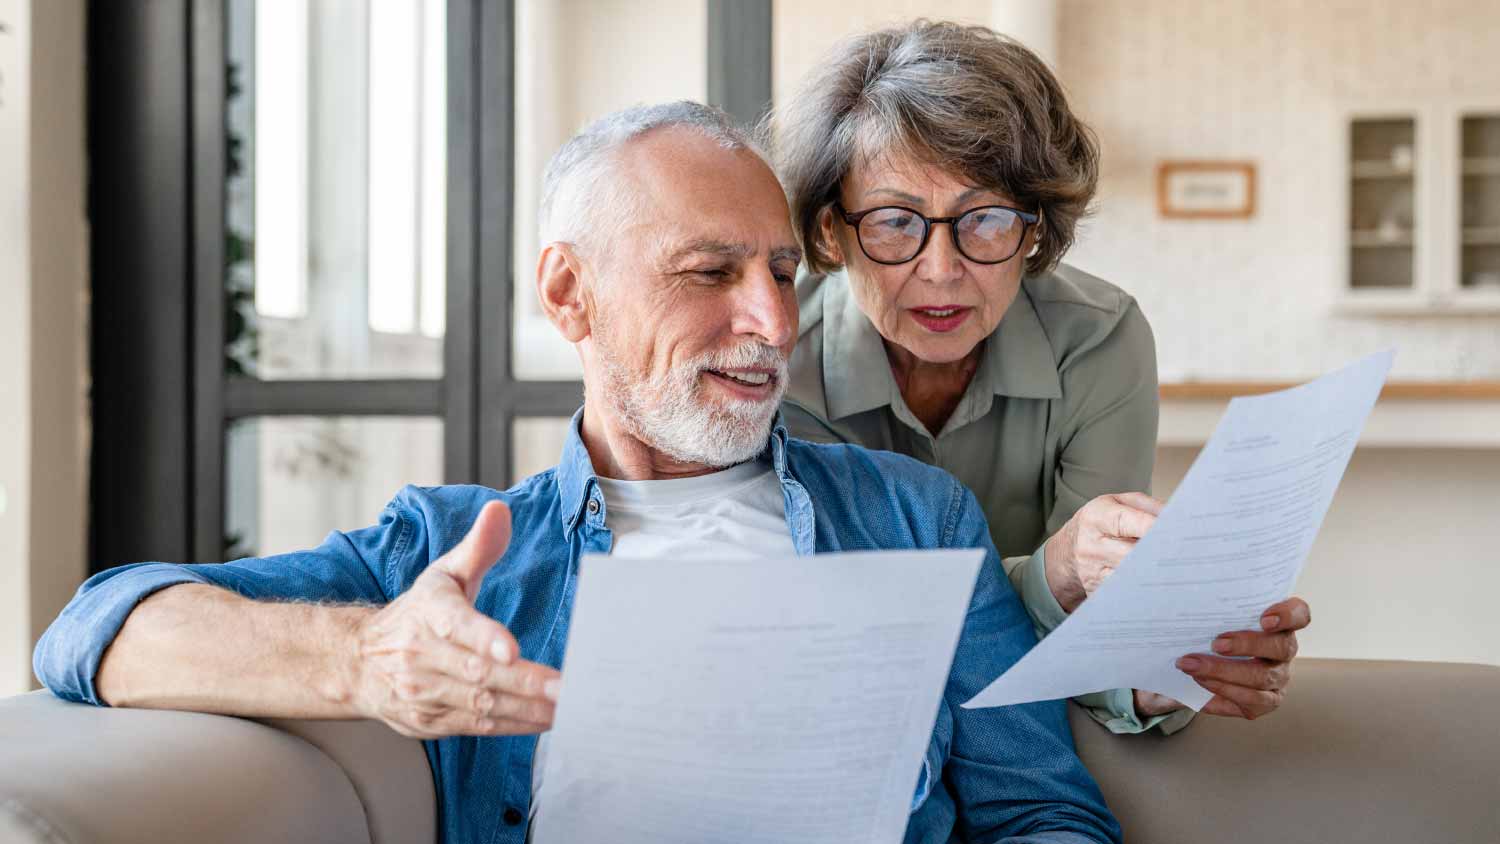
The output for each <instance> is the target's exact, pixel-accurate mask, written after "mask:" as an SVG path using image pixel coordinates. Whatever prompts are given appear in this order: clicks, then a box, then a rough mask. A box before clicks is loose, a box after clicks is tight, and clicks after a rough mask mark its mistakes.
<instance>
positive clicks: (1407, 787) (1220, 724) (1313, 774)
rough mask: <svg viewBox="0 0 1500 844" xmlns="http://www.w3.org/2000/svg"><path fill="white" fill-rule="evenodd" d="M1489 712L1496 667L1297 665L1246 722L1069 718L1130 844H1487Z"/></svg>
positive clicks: (1495, 770)
mask: <svg viewBox="0 0 1500 844" xmlns="http://www.w3.org/2000/svg"><path fill="white" fill-rule="evenodd" d="M1496 700H1500V668H1497V667H1494V666H1487V665H1460V664H1454V663H1434V662H1384V661H1364V660H1330V659H1299V660H1297V665H1296V670H1295V676H1294V681H1293V684H1292V687H1291V689H1290V691H1289V692H1288V694H1287V700H1286V703H1285V704H1284V705H1283V706H1282V707H1281V709H1280V710H1278V711H1277V712H1275V713H1273V714H1271V715H1269V716H1267V717H1266V718H1264V719H1261V720H1258V721H1255V722H1247V721H1243V720H1240V719H1230V718H1215V717H1204V716H1199V717H1198V718H1196V719H1194V721H1193V723H1192V724H1191V725H1190V726H1188V727H1187V729H1185V730H1183V731H1182V732H1180V733H1178V734H1176V735H1173V736H1161V735H1158V734H1156V733H1152V734H1148V735H1141V736H1117V735H1112V734H1110V733H1109V732H1108V731H1106V730H1104V729H1103V728H1101V727H1100V726H1099V725H1098V724H1096V723H1094V722H1093V721H1092V720H1090V719H1089V717H1088V716H1087V715H1086V714H1084V713H1083V712H1082V711H1081V710H1080V709H1079V708H1078V707H1076V706H1072V705H1070V706H1069V710H1070V716H1071V718H1072V722H1073V733H1074V738H1075V740H1076V741H1077V744H1078V753H1079V755H1080V756H1081V757H1082V758H1083V761H1084V763H1085V764H1086V765H1088V768H1089V770H1090V771H1091V772H1092V773H1093V774H1094V777H1095V778H1096V779H1097V780H1098V781H1099V786H1100V788H1101V789H1103V791H1104V796H1105V798H1106V799H1107V800H1108V802H1109V805H1110V808H1111V809H1113V810H1114V812H1115V815H1116V817H1118V818H1119V820H1120V823H1121V825H1122V827H1123V828H1124V831H1125V837H1126V840H1131V841H1150V842H1153V844H1174V842H1184V844H1186V842H1193V844H1201V842H1204V841H1214V842H1218V844H1238V843H1239V842H1245V843H1246V844H1250V842H1254V844H1265V843H1266V842H1268V841H1274V842H1284V844H1296V842H1316V843H1317V844H1330V842H1343V841H1443V842H1448V844H1460V843H1461V842H1486V844H1493V842H1494V841H1495V840H1496V835H1497V830H1500V723H1497V721H1496V718H1495V715H1494V711H1493V710H1494V702H1495V701H1496Z"/></svg>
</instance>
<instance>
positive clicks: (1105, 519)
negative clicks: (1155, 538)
mask: <svg viewBox="0 0 1500 844" xmlns="http://www.w3.org/2000/svg"><path fill="white" fill-rule="evenodd" d="M1116 499H1118V496H1116ZM1102 510H1103V512H1101V513H1100V514H1099V518H1098V521H1097V522H1096V526H1097V529H1098V530H1099V532H1100V533H1102V534H1103V535H1105V536H1114V537H1118V538H1120V539H1140V538H1141V537H1143V536H1145V535H1146V531H1148V530H1150V529H1151V526H1152V525H1154V524H1156V514H1154V513H1152V512H1150V511H1147V510H1142V509H1140V508H1137V507H1132V506H1130V505H1129V504H1124V503H1121V502H1120V501H1118V500H1114V501H1111V502H1110V503H1109V505H1108V506H1106V507H1104V508H1102Z"/></svg>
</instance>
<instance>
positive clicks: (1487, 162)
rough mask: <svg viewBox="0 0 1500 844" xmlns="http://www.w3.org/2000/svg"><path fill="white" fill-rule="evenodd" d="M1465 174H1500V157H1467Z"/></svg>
mask: <svg viewBox="0 0 1500 844" xmlns="http://www.w3.org/2000/svg"><path fill="white" fill-rule="evenodd" d="M1463 171H1464V175H1465V176H1500V158H1465V159H1464V165H1463Z"/></svg>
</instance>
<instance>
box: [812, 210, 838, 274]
mask: <svg viewBox="0 0 1500 844" xmlns="http://www.w3.org/2000/svg"><path fill="white" fill-rule="evenodd" d="M833 215H834V210H833V206H832V205H825V206H823V210H822V211H820V212H818V244H817V249H818V251H819V252H821V253H823V257H824V258H826V259H827V260H828V262H829V263H830V264H834V265H835V266H840V267H842V266H843V265H844V248H843V246H841V245H840V244H839V238H838V233H839V232H838V228H839V227H838V220H837V219H835V218H834V216H833Z"/></svg>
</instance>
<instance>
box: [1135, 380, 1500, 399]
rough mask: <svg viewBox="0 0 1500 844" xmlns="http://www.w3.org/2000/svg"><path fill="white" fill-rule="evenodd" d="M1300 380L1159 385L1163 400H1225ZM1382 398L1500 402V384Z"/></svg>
mask: <svg viewBox="0 0 1500 844" xmlns="http://www.w3.org/2000/svg"><path fill="white" fill-rule="evenodd" d="M1300 383H1302V382H1300V381H1175V382H1168V383H1165V384H1162V385H1161V386H1160V393H1161V398H1162V400H1163V401H1172V400H1219V401H1222V400H1225V399H1231V398H1234V397H1235V396H1255V395H1260V394H1262V393H1274V392H1276V391H1277V390H1285V389H1286V388H1288V387H1295V386H1297V385H1298V384H1300ZM1380 397H1381V398H1382V399H1392V400H1413V399H1418V400H1428V399H1461V400H1466V401H1500V381H1491V380H1486V381H1390V382H1387V383H1386V385H1385V389H1384V390H1382V391H1381V393H1380Z"/></svg>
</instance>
